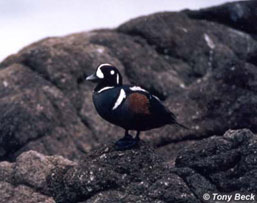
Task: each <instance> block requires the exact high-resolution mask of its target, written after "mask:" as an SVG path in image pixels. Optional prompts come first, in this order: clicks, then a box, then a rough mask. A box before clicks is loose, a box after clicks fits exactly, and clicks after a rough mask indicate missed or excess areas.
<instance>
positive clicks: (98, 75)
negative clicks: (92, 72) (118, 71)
mask: <svg viewBox="0 0 257 203" xmlns="http://www.w3.org/2000/svg"><path fill="white" fill-rule="evenodd" d="M103 66H111V67H112V65H111V64H109V63H103V64H101V65H100V66H98V68H97V70H96V76H97V77H98V78H104V74H103V72H102V70H101V68H102V67H103Z"/></svg>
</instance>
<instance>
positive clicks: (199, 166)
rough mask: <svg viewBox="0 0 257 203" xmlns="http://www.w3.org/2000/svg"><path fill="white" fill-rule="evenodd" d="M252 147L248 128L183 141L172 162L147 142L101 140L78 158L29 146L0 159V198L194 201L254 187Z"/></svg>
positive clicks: (255, 143) (255, 140)
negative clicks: (122, 145)
mask: <svg viewBox="0 0 257 203" xmlns="http://www.w3.org/2000/svg"><path fill="white" fill-rule="evenodd" d="M256 153H257V135H256V134H253V133H252V132H251V131H250V130H248V129H241V130H228V131H227V132H226V133H225V134H224V135H223V136H211V137H209V138H206V139H203V140H200V141H198V142H196V143H195V144H193V145H190V146H187V147H185V148H183V149H181V150H180V152H179V153H178V156H177V157H176V161H175V165H170V164H167V162H165V161H164V159H163V158H162V157H161V156H160V155H158V154H157V153H156V150H155V149H153V148H152V147H151V146H149V145H148V144H146V143H145V142H141V143H140V144H139V145H138V146H137V147H135V148H134V149H130V150H125V151H116V150H115V149H114V147H113V144H110V145H105V146H102V147H100V148H98V149H95V150H93V151H91V152H90V153H89V154H87V155H85V156H84V157H83V159H81V160H80V161H79V162H72V161H69V160H67V159H65V158H63V157H60V156H56V155H55V156H45V155H43V154H40V153H38V152H35V151H28V152H24V153H22V154H21V155H20V156H18V158H17V160H16V161H15V162H12V163H9V162H6V161H5V162H0V180H1V181H0V194H1V200H0V202H6V201H8V202H19V201H20V202H31V203H34V202H35V203H36V202H81V203H82V202H84V203H89V202H94V201H97V202H121V201H122V202H156V203H157V202H158V203H162V202H163V203H164V202H188V203H189V202H197V203H198V202H202V200H203V199H202V197H203V194H204V193H209V194H212V193H214V192H218V193H235V192H240V193H244V194H248V193H256V192H257V188H256V180H257V179H256V176H257V175H256V174H257V170H256V166H257V162H256ZM13 194H14V195H13ZM29 197H30V199H29Z"/></svg>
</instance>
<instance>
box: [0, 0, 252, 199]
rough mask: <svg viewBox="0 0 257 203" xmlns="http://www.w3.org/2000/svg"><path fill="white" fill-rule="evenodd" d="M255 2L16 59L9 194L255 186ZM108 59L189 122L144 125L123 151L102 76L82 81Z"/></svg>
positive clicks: (5, 148) (96, 34) (107, 195)
mask: <svg viewBox="0 0 257 203" xmlns="http://www.w3.org/2000/svg"><path fill="white" fill-rule="evenodd" d="M255 8H256V2H255V1H244V2H235V3H230V4H225V5H222V6H219V7H215V8H209V9H203V10H199V11H182V12H178V13H174V12H164V13H156V14H153V15H149V16H144V17H139V18H136V19H133V20H131V21H129V22H126V23H124V24H122V25H121V26H119V27H118V28H117V29H113V30H94V31H91V32H82V33H77V34H71V35H68V36H64V37H52V38H46V39H43V40H41V41H39V42H36V43H34V44H32V45H29V46H27V47H25V48H24V49H22V50H21V51H19V52H18V53H17V54H14V55H11V56H9V57H7V58H6V59H5V60H4V61H2V62H1V63H0V79H1V82H0V161H1V162H0V196H1V198H0V199H1V200H0V201H1V202H54V201H57V202H97V201H98V202H120V201H124V202H136V201H139V202H140V201H141V202H201V201H202V195H203V193H205V192H213V191H218V192H231V193H232V192H235V191H241V192H256V186H255V185H256V183H255V178H252V177H255V176H256V171H255V168H256V166H255V165H256V163H255V162H256V161H255V158H254V156H255V153H256V152H255V148H256V136H255V135H254V133H256V132H257V127H256V122H257V96H256V95H257V94H256V93H257V42H256V30H255V27H256V26H254V25H255V24H254V23H255V21H253V19H255V18H256V12H254V9H255ZM253 22H254V23H253ZM242 25H244V26H242ZM106 62H108V63H112V64H114V65H115V66H117V67H118V68H119V70H120V71H121V72H122V74H123V75H124V80H125V82H126V83H133V84H137V85H141V86H143V87H144V88H146V89H148V90H149V91H151V92H152V93H154V94H155V95H157V96H158V97H159V98H160V99H161V100H162V101H163V102H164V103H165V105H166V106H167V107H168V108H169V109H170V110H172V111H173V112H174V113H175V114H176V115H177V116H178V121H179V122H181V123H183V124H184V125H186V126H188V127H189V128H190V130H184V129H179V128H176V127H174V126H165V127H163V128H160V129H157V130H152V131H149V132H145V133H143V134H142V139H143V140H144V142H143V143H142V144H141V145H140V146H139V147H138V148H135V149H132V150H127V151H115V150H114V149H113V147H112V146H113V142H114V141H115V140H117V139H118V138H120V137H122V136H123V133H124V132H123V130H122V129H120V128H117V127H115V126H112V125H111V124H109V123H107V122H106V121H104V120H103V119H101V118H100V117H99V116H98V115H97V113H96V112H95V110H94V107H93V104H92V100H91V94H92V89H93V84H91V83H87V82H85V81H84V80H83V78H84V77H85V75H89V74H91V73H92V72H93V71H94V70H95V68H96V67H97V66H98V65H99V64H100V63H106ZM244 128H245V130H238V131H231V130H230V131H227V130H228V129H244ZM247 129H248V130H247ZM225 132H226V133H225ZM224 133H225V135H224V136H222V135H223V134H224ZM146 143H147V144H146ZM59 155H61V156H59Z"/></svg>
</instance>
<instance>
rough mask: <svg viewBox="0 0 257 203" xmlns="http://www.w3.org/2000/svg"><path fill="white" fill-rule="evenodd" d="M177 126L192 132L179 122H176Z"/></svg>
mask: <svg viewBox="0 0 257 203" xmlns="http://www.w3.org/2000/svg"><path fill="white" fill-rule="evenodd" d="M175 125H177V126H179V127H181V128H184V129H186V130H190V128H188V127H186V126H184V125H183V124H180V123H178V122H177V121H176V122H175Z"/></svg>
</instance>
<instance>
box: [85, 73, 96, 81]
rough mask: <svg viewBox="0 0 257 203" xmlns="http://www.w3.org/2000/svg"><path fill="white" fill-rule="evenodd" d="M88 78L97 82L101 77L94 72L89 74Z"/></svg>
mask: <svg viewBox="0 0 257 203" xmlns="http://www.w3.org/2000/svg"><path fill="white" fill-rule="evenodd" d="M86 80H88V81H92V82H97V81H98V80H99V78H98V77H97V76H96V75H95V73H94V74H92V75H89V76H87V77H86Z"/></svg>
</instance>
